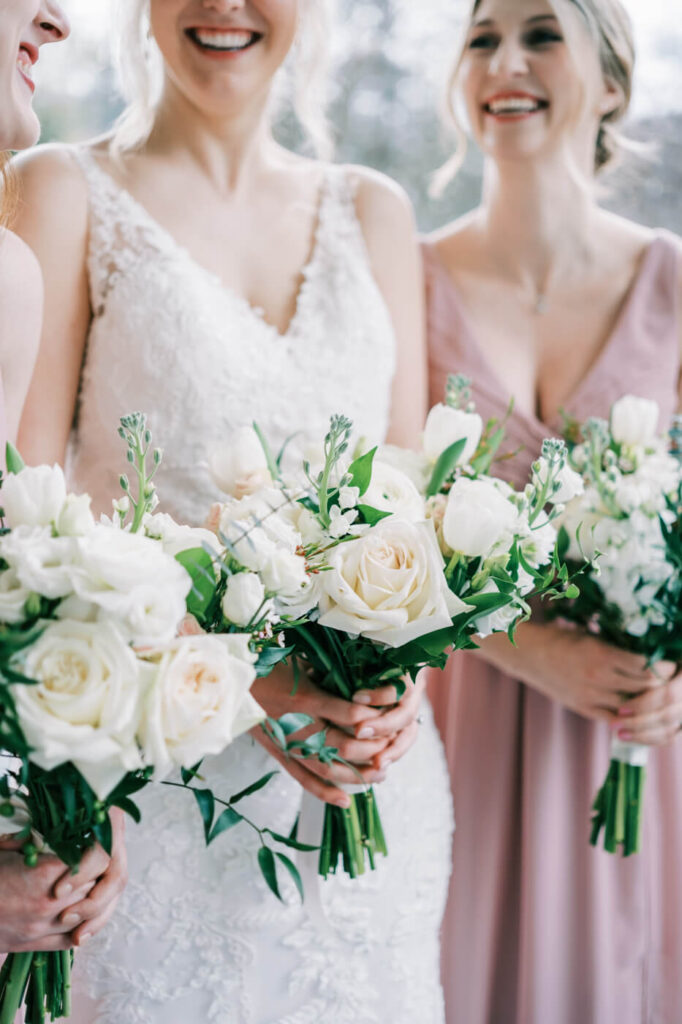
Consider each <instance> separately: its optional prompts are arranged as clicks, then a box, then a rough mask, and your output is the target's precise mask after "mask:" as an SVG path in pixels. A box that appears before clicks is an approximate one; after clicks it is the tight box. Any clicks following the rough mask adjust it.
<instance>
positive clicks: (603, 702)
mask: <svg viewBox="0 0 682 1024" xmlns="http://www.w3.org/2000/svg"><path fill="white" fill-rule="evenodd" d="M587 695H588V697H589V698H590V700H591V702H592V704H593V705H594V706H595V707H598V708H602V709H606V710H608V711H611V712H618V711H620V709H621V708H622V707H623V706H624V701H625V700H627V699H628V698H625V697H623V695H622V694H621V693H616V692H615V691H614V690H597V689H592V688H591V689H588V691H587Z"/></svg>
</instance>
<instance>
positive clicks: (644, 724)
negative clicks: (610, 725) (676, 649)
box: [616, 662, 682, 747]
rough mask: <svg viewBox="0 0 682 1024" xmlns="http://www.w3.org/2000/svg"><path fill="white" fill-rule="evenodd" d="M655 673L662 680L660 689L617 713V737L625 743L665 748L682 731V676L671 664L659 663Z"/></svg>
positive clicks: (632, 700) (654, 688)
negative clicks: (618, 722)
mask: <svg viewBox="0 0 682 1024" xmlns="http://www.w3.org/2000/svg"><path fill="white" fill-rule="evenodd" d="M653 671H654V672H655V673H656V674H657V675H658V676H660V677H661V684H660V686H655V687H653V689H650V690H647V691H646V693H643V694H641V696H639V697H632V698H631V699H630V700H628V701H627V702H626V703H625V704H623V706H622V707H621V708H620V709H619V711H618V718H619V720H620V724H619V726H618V728H617V732H616V735H617V736H618V738H619V739H621V740H623V741H624V742H626V743H642V744H643V745H644V746H651V747H664V746H667V745H668V744H669V743H672V742H673V740H674V739H676V738H677V736H678V734H679V732H680V729H681V728H682V674H676V673H677V668H676V666H675V665H673V664H672V663H671V662H658V664H656V665H655V666H654V669H653Z"/></svg>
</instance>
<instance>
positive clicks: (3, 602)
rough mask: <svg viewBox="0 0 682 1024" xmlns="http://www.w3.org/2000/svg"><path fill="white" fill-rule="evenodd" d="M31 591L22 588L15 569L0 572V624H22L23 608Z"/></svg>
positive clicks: (24, 617) (23, 619)
mask: <svg viewBox="0 0 682 1024" xmlns="http://www.w3.org/2000/svg"><path fill="white" fill-rule="evenodd" d="M30 596H31V591H30V590H28V589H27V588H26V587H24V586H22V584H21V583H20V581H19V577H18V575H17V571H16V569H14V568H12V567H10V568H9V569H5V570H4V571H2V572H0V622H3V623H6V624H7V625H10V626H15V625H17V624H19V623H21V622H24V621H25V619H26V615H25V614H24V608H25V605H26V602H27V601H28V599H29V597H30Z"/></svg>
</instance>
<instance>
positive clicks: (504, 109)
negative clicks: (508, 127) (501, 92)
mask: <svg viewBox="0 0 682 1024" xmlns="http://www.w3.org/2000/svg"><path fill="white" fill-rule="evenodd" d="M548 107H549V103H548V102H547V101H546V100H541V99H539V98H538V97H535V96H499V97H495V98H494V99H491V100H489V101H488V102H487V103H484V104H483V110H484V112H485V113H486V114H491V115H492V116H493V117H502V118H504V117H508V118H515V117H526V116H528V115H529V114H536V113H538V111H540V110H547V109H548Z"/></svg>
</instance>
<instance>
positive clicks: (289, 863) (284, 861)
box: [276, 851, 305, 903]
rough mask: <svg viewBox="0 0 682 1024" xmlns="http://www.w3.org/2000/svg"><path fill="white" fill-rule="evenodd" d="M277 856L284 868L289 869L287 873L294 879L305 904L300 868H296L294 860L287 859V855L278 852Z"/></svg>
mask: <svg viewBox="0 0 682 1024" xmlns="http://www.w3.org/2000/svg"><path fill="white" fill-rule="evenodd" d="M276 856H277V859H278V860H280V861H281V862H282V864H284V867H285V868H286V869H287V871H288V872H289V874H290V875H291V877H292V878H293V880H294V884H295V886H296V888H297V889H298V894H299V896H300V897H301V903H303V902H305V893H304V892H303V882H302V880H301V875H300V872H299V870H298V868H297V867H296V865H295V864H294V862H293V861H292V860H290V859H289V857H287V855H286V854H285V853H279V851H278V852H277V854H276Z"/></svg>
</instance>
